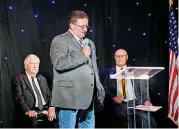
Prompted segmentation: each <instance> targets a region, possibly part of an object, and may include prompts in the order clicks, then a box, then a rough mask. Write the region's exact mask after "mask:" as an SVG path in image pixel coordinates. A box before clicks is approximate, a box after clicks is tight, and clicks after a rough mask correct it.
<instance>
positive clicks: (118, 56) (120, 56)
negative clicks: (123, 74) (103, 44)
mask: <svg viewBox="0 0 179 129" xmlns="http://www.w3.org/2000/svg"><path fill="white" fill-rule="evenodd" d="M126 56H127V55H115V57H117V58H124V57H126Z"/></svg>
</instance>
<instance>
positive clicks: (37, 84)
mask: <svg viewBox="0 0 179 129" xmlns="http://www.w3.org/2000/svg"><path fill="white" fill-rule="evenodd" d="M26 75H27V78H28V79H29V82H30V85H31V87H32V90H33V92H34V95H35V100H36V101H35V107H38V98H37V93H36V92H35V89H34V86H33V84H32V78H31V76H30V75H29V74H28V73H27V72H26ZM34 82H35V84H36V86H37V89H38V90H39V92H40V96H41V98H42V104H43V105H45V104H46V102H45V100H44V97H43V95H42V92H41V89H40V86H39V83H38V81H37V78H36V77H34Z"/></svg>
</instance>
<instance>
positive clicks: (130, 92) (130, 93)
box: [116, 65, 136, 102]
mask: <svg viewBox="0 0 179 129" xmlns="http://www.w3.org/2000/svg"><path fill="white" fill-rule="evenodd" d="M126 67H127V66H126V65H125V66H124V67H123V69H124V68H126ZM119 71H121V68H120V67H118V66H116V73H117V72H119ZM124 72H125V71H124ZM116 81H117V96H119V97H120V81H119V79H116ZM127 90H128V96H127V98H126V99H124V100H123V101H125V102H128V101H129V100H134V99H136V97H135V92H134V88H133V86H132V83H131V80H129V79H127Z"/></svg>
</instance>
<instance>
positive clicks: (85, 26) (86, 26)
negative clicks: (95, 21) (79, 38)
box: [73, 23, 90, 29]
mask: <svg viewBox="0 0 179 129" xmlns="http://www.w3.org/2000/svg"><path fill="white" fill-rule="evenodd" d="M73 24H74V25H76V26H78V27H80V28H81V29H85V28H87V29H89V28H90V27H89V26H88V25H82V26H80V25H77V24H75V23H73Z"/></svg>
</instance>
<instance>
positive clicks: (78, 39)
mask: <svg viewBox="0 0 179 129" xmlns="http://www.w3.org/2000/svg"><path fill="white" fill-rule="evenodd" d="M69 31H70V32H71V33H72V35H73V36H74V37H75V38H76V40H77V41H78V42H80V38H78V37H77V36H76V35H75V34H74V33H73V32H72V30H71V29H69Z"/></svg>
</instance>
